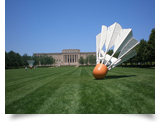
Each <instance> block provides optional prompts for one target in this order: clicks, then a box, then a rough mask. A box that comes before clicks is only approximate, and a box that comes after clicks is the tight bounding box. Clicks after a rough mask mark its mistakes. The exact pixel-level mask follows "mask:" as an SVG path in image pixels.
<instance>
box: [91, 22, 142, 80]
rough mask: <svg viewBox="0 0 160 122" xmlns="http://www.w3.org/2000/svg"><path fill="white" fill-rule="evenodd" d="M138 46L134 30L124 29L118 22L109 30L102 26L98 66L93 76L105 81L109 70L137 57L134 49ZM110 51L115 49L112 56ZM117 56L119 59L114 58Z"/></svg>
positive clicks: (97, 48)
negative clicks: (108, 52)
mask: <svg viewBox="0 0 160 122" xmlns="http://www.w3.org/2000/svg"><path fill="white" fill-rule="evenodd" d="M137 44H139V42H138V41H137V40H136V39H134V38H133V33H132V29H122V27H121V26H120V24H118V23H116V22H115V23H114V24H113V25H111V26H109V27H108V28H107V27H106V26H104V25H102V29H101V33H100V34H98V35H97V36H96V62H97V65H96V66H95V68H94V70H93V76H94V77H95V78H96V79H103V78H104V77H105V76H106V74H107V72H108V70H111V69H112V68H114V67H116V66H117V65H119V64H121V63H123V62H124V61H126V60H128V59H130V58H132V57H133V56H135V55H136V51H135V49H134V47H135V46H136V45H137ZM104 48H105V51H104ZM109 49H113V53H112V54H111V55H109V54H107V51H108V50H109ZM115 54H118V57H113V56H114V55H115Z"/></svg>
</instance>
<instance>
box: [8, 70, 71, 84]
mask: <svg viewBox="0 0 160 122" xmlns="http://www.w3.org/2000/svg"><path fill="white" fill-rule="evenodd" d="M44 69H46V68H43V69H40V68H39V69H36V70H35V69H28V70H27V71H25V70H23V69H20V71H21V72H19V74H21V75H19V74H17V73H16V71H17V69H13V70H14V72H13V73H11V72H12V70H6V71H5V73H6V74H5V76H6V77H5V80H6V83H8V82H14V81H17V80H18V79H23V78H24V79H25V78H28V77H33V76H34V75H35V76H41V75H44V74H52V73H57V71H59V72H60V71H61V72H63V70H61V68H49V69H48V68H47V69H48V70H44ZM70 69H71V68H70V67H69V68H68V69H67V70H70ZM46 71H47V72H46ZM9 73H10V74H16V76H14V77H13V76H12V75H11V77H10V75H8V74H9ZM33 74H34V75H33Z"/></svg>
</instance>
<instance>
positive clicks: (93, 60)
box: [88, 55, 96, 64]
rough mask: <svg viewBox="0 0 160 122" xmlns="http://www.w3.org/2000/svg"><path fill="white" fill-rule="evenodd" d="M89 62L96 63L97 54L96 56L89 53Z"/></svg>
mask: <svg viewBox="0 0 160 122" xmlns="http://www.w3.org/2000/svg"><path fill="white" fill-rule="evenodd" d="M88 62H89V63H90V64H96V56H94V55H89V56H88Z"/></svg>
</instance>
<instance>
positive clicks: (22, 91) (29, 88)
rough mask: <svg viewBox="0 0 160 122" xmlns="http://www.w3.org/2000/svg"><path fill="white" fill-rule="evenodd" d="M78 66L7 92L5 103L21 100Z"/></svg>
mask: <svg viewBox="0 0 160 122" xmlns="http://www.w3.org/2000/svg"><path fill="white" fill-rule="evenodd" d="M75 69H76V68H73V69H72V70H69V71H68V70H67V72H61V73H59V74H58V75H53V76H50V77H46V78H43V79H38V80H33V81H32V83H30V84H27V85H24V86H23V87H20V88H17V89H16V90H14V91H12V92H6V97H5V99H6V101H5V104H6V105H8V104H10V103H12V102H13V101H16V100H19V99H20V98H24V97H25V96H26V95H27V94H30V93H32V92H34V91H36V90H37V89H39V88H40V87H43V86H44V85H45V84H47V83H49V82H51V81H53V80H54V79H56V78H58V77H60V76H63V75H66V74H68V73H70V72H72V71H74V70H75Z"/></svg>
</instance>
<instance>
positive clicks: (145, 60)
mask: <svg viewBox="0 0 160 122" xmlns="http://www.w3.org/2000/svg"><path fill="white" fill-rule="evenodd" d="M135 50H136V53H137V55H135V56H134V57H132V58H130V59H129V60H127V61H125V62H124V64H125V66H127V64H128V63H129V64H130V65H132V66H133V65H138V66H139V65H140V66H142V65H150V66H152V64H153V62H155V28H153V29H152V30H151V33H150V35H149V40H148V41H146V40H144V39H141V40H140V43H139V44H138V45H137V46H136V47H135ZM112 53H113V50H112V49H111V50H109V51H108V52H107V54H109V55H112ZM118 55H119V53H116V54H115V55H114V57H116V58H117V57H118ZM79 63H80V64H88V63H89V64H96V56H93V55H88V56H87V57H86V59H84V58H83V57H80V59H79ZM121 65H122V64H121Z"/></svg>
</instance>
